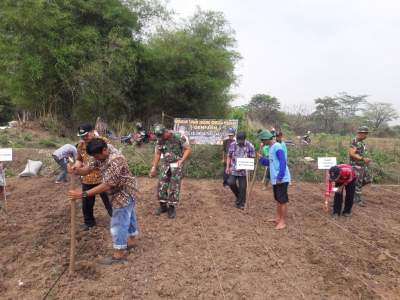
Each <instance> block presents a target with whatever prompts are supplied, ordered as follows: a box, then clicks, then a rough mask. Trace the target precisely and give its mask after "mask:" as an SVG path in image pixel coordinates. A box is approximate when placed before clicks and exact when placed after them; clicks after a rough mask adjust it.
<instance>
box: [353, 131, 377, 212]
mask: <svg viewBox="0 0 400 300" xmlns="http://www.w3.org/2000/svg"><path fill="white" fill-rule="evenodd" d="M368 132H369V130H368V127H367V126H361V127H359V128H358V131H357V136H356V137H355V138H354V139H353V140H352V142H351V145H350V149H349V158H350V165H352V166H353V169H354V171H355V172H356V174H357V182H356V194H355V197H354V202H355V203H357V204H359V205H360V206H365V199H362V198H361V194H362V191H361V190H362V187H363V186H364V185H367V184H369V183H371V181H372V180H371V175H370V173H369V170H368V165H369V163H370V161H371V160H370V159H369V158H368V157H367V156H368V152H367V147H366V145H365V142H364V141H365V139H366V138H367V137H368Z"/></svg>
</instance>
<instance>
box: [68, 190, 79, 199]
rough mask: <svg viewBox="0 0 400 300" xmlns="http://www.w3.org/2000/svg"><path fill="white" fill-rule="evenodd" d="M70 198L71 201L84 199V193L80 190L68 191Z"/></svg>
mask: <svg viewBox="0 0 400 300" xmlns="http://www.w3.org/2000/svg"><path fill="white" fill-rule="evenodd" d="M68 198H69V199H70V200H76V199H82V191H80V190H75V191H74V190H70V191H68Z"/></svg>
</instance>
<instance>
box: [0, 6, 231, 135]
mask: <svg viewBox="0 0 400 300" xmlns="http://www.w3.org/2000/svg"><path fill="white" fill-rule="evenodd" d="M0 12H1V18H0V55H1V57H2V60H1V61H0V87H1V90H2V95H3V94H4V96H5V98H4V99H6V100H3V98H1V99H0V111H2V110H4V105H3V102H4V101H10V100H9V99H12V101H13V103H15V104H16V105H17V108H18V109H23V110H28V111H30V112H32V113H33V115H36V116H38V115H40V116H47V115H51V116H53V120H55V121H57V122H60V121H61V122H62V123H63V124H64V125H67V126H69V127H72V128H75V127H76V124H77V123H78V122H80V120H86V121H94V120H95V118H96V117H97V116H101V117H103V118H104V119H105V120H108V121H109V122H112V121H114V120H116V119H118V120H121V119H125V120H128V121H132V120H135V119H138V118H140V119H147V118H148V117H151V116H153V115H154V114H158V113H160V112H161V111H165V112H166V113H168V114H170V115H173V116H177V115H179V116H185V117H223V116H225V115H226V114H227V111H228V106H229V102H230V101H231V99H232V96H231V95H230V94H229V89H230V87H231V85H232V84H233V83H234V82H235V80H236V77H235V75H234V64H235V62H236V61H237V59H238V58H239V55H238V54H237V53H236V52H235V51H234V50H233V47H234V43H235V40H234V38H233V31H232V30H231V29H230V27H229V26H228V23H227V22H226V20H225V19H224V17H223V15H222V14H221V13H216V12H204V11H200V10H199V11H198V12H196V14H195V15H194V16H193V17H192V18H191V19H189V20H188V21H187V22H186V23H185V24H184V25H182V26H180V27H178V26H171V27H170V28H169V29H168V30H159V31H158V33H156V34H153V35H152V36H147V35H146V33H145V30H146V26H147V25H148V24H150V23H151V22H152V20H153V19H157V18H160V19H163V18H167V17H168V13H167V12H166V10H165V8H164V7H163V6H162V5H161V4H160V2H158V1H147V0H126V1H119V0H69V1H64V0H54V1H41V0H21V1H14V0H4V1H1V2H0ZM6 107H10V108H11V106H6ZM11 113H13V110H10V112H9V113H8V112H7V114H1V116H2V117H3V116H4V118H5V119H9V115H8V114H11ZM2 121H3V120H0V122H2ZM4 121H6V120H4ZM50 125H51V124H50ZM51 127H55V126H51Z"/></svg>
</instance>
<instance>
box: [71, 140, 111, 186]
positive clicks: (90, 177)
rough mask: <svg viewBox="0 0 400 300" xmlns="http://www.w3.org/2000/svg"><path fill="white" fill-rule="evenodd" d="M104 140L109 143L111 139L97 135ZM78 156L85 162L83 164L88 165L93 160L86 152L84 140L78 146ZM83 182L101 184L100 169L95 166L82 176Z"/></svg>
mask: <svg viewBox="0 0 400 300" xmlns="http://www.w3.org/2000/svg"><path fill="white" fill-rule="evenodd" d="M97 138H101V139H102V140H104V141H105V142H106V143H107V144H108V143H109V141H108V140H107V139H106V138H103V137H97ZM77 152H78V154H77V157H76V159H77V160H79V161H81V162H82V163H83V166H88V165H89V163H90V162H92V160H93V159H92V157H91V156H90V155H89V154H87V152H86V143H85V142H84V141H80V142H79V144H78V148H77ZM82 183H83V184H99V183H101V172H100V170H99V169H97V168H95V169H93V170H92V171H90V173H89V174H87V175H85V176H83V177H82Z"/></svg>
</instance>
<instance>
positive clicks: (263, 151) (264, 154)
mask: <svg viewBox="0 0 400 300" xmlns="http://www.w3.org/2000/svg"><path fill="white" fill-rule="evenodd" d="M261 132H262V131H261ZM261 132H260V133H261ZM260 133H259V134H260ZM261 156H262V157H263V158H266V159H268V158H269V145H264V144H263V143H261ZM262 165H264V164H262ZM264 177H265V181H264V182H263V183H264V186H263V190H266V189H267V187H268V184H269V182H270V179H271V177H270V174H269V166H268V165H265V176H264Z"/></svg>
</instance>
